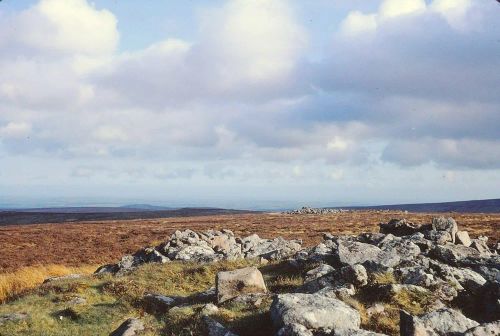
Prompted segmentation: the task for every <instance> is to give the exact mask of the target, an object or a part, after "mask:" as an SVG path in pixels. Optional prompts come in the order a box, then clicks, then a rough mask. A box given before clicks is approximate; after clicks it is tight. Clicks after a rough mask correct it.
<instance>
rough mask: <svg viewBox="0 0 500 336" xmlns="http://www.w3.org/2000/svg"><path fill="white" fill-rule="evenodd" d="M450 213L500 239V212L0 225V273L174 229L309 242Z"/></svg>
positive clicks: (90, 258) (101, 255)
mask: <svg viewBox="0 0 500 336" xmlns="http://www.w3.org/2000/svg"><path fill="white" fill-rule="evenodd" d="M436 216H451V217H453V218H455V220H456V221H457V222H458V225H459V228H460V229H461V230H467V231H469V234H470V235H471V236H473V237H476V236H479V235H486V236H488V237H490V242H491V243H495V242H497V241H499V240H500V214H477V213H474V214H463V213H460V214H458V213H446V214H422V213H402V212H397V211H395V212H377V211H356V212H347V213H340V214H329V215H283V214H238V215H218V216H202V217H178V218H164V219H144V220H117V221H91V222H74V223H62V224H36V225H12V226H4V227H0V272H11V271H14V270H16V269H19V268H21V267H24V266H35V265H46V264H61V265H67V266H79V265H82V264H86V265H89V264H96V265H97V264H104V263H109V262H114V261H116V260H118V259H119V258H120V257H121V256H122V255H123V254H127V253H132V252H134V251H135V250H137V249H139V248H141V247H143V246H148V245H155V244H158V243H159V242H162V241H164V240H165V239H166V238H167V236H168V235H170V234H172V233H173V232H174V231H175V230H183V229H188V228H189V229H192V230H207V229H223V228H225V229H230V230H233V231H234V232H235V234H236V235H238V236H246V235H249V234H252V233H257V234H258V235H259V236H261V237H265V238H274V237H277V236H283V237H285V238H288V239H292V238H293V239H303V241H304V243H305V244H306V245H313V244H316V243H318V242H319V241H321V239H322V238H321V237H322V233H323V232H331V233H334V234H353V233H356V234H357V233H361V232H377V231H378V224H379V223H380V222H387V221H388V220H389V219H391V218H407V219H409V220H411V221H414V222H416V223H429V222H430V220H431V219H432V217H436Z"/></svg>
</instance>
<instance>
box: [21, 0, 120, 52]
mask: <svg viewBox="0 0 500 336" xmlns="http://www.w3.org/2000/svg"><path fill="white" fill-rule="evenodd" d="M13 24H15V25H16V26H17V27H16V29H18V28H19V27H20V28H21V31H20V33H15V32H12V31H11V33H13V37H17V42H18V43H22V44H24V45H26V46H29V47H36V48H39V49H41V50H47V51H50V52H54V51H56V52H62V53H68V54H73V53H77V54H85V55H102V54H109V53H112V52H113V51H114V50H115V49H116V46H117V45H118V40H119V34H118V31H117V28H116V25H117V20H116V18H115V17H114V15H113V14H112V13H111V12H109V11H107V10H97V9H95V7H94V6H93V5H90V4H89V3H88V2H87V1H86V0H42V1H40V2H39V3H38V4H37V5H36V6H34V7H32V8H31V9H29V10H27V11H25V12H23V13H22V14H21V15H20V16H19V17H18V18H17V22H14V23H13Z"/></svg>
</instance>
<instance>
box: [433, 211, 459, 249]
mask: <svg viewBox="0 0 500 336" xmlns="http://www.w3.org/2000/svg"><path fill="white" fill-rule="evenodd" d="M431 225H432V229H433V230H436V231H444V232H448V233H449V235H450V237H451V241H452V243H455V235H456V234H457V232H458V225H457V222H455V220H454V219H453V218H451V217H450V218H444V217H438V218H433V219H432V224H431Z"/></svg>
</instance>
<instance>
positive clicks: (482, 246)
mask: <svg viewBox="0 0 500 336" xmlns="http://www.w3.org/2000/svg"><path fill="white" fill-rule="evenodd" d="M470 247H472V248H475V249H476V250H478V251H479V253H480V254H481V255H482V256H488V255H490V254H491V251H490V248H489V247H488V245H487V244H486V241H484V240H482V239H472V243H471V245H470Z"/></svg>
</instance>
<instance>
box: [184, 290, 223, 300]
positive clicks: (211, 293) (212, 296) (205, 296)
mask: <svg viewBox="0 0 500 336" xmlns="http://www.w3.org/2000/svg"><path fill="white" fill-rule="evenodd" d="M216 299H217V291H216V289H215V287H210V288H209V289H207V290H205V291H203V292H200V293H196V294H193V295H191V296H189V297H187V298H186V301H189V302H196V303H211V302H215V300H216Z"/></svg>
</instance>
